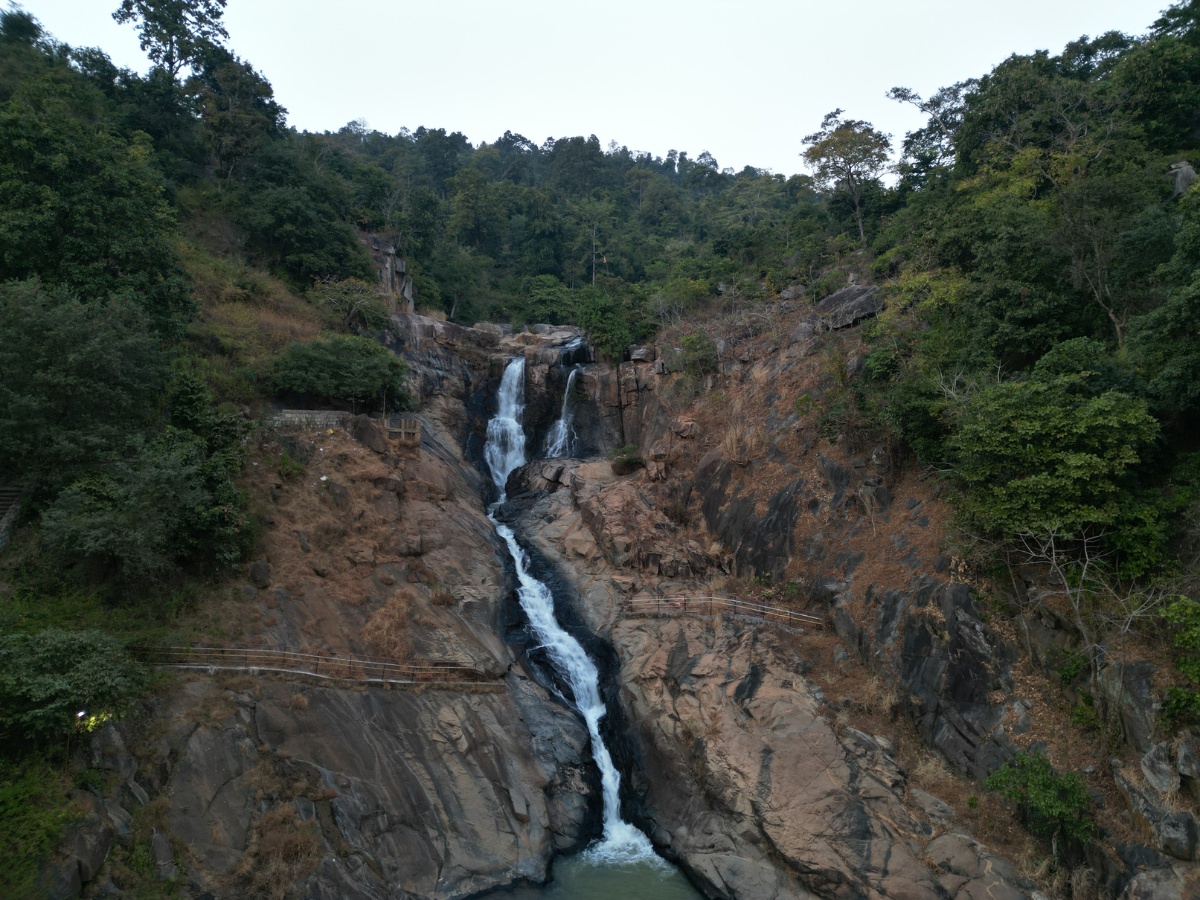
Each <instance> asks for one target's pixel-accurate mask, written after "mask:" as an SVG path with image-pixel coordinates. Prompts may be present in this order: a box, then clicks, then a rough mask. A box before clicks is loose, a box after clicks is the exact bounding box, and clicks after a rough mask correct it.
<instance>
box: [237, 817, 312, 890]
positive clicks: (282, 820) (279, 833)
mask: <svg viewBox="0 0 1200 900" xmlns="http://www.w3.org/2000/svg"><path fill="white" fill-rule="evenodd" d="M318 835H319V829H318V826H317V823H316V822H315V821H309V822H302V821H301V820H300V816H299V814H298V813H297V812H296V808H295V806H293V805H292V804H290V803H284V804H280V805H278V806H274V807H272V808H271V809H269V810H267V811H266V812H265V813H263V814H262V815H261V816H259V817H258V819H257V820H256V821H255V823H254V828H253V831H252V832H251V835H250V840H249V842H248V843H247V846H246V853H245V855H244V856H243V857H242V862H241V864H240V865H239V866H238V868H237V869H236V871H235V872H234V877H235V878H236V879H238V880H239V881H240V882H241V884H242V886H243V888H244V890H245V891H246V893H245V894H244V896H251V897H264V898H267V900H287V898H288V897H292V896H296V895H297V893H298V892H299V888H300V882H302V881H303V880H304V879H305V878H307V877H308V876H309V875H311V874H312V873H313V872H315V871H316V870H317V866H318V865H320V862H321V842H320V839H319V837H318Z"/></svg>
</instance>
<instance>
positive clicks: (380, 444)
mask: <svg viewBox="0 0 1200 900" xmlns="http://www.w3.org/2000/svg"><path fill="white" fill-rule="evenodd" d="M349 426H350V434H351V435H352V436H353V437H354V439H355V440H356V441H358V442H359V443H360V444H362V445H363V446H364V447H366V448H367V449H368V450H374V451H375V452H376V453H387V452H388V449H389V448H388V441H387V433H386V432H385V431H384V428H383V423H382V422H380V421H379V420H378V419H372V418H371V417H370V416H355V417H354V418H352V419H351V420H350V422H349Z"/></svg>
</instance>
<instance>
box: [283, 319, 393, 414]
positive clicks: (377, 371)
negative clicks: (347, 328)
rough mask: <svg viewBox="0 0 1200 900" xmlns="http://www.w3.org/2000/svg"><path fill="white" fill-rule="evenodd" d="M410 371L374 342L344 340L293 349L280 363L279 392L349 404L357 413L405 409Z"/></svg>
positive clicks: (347, 337)
mask: <svg viewBox="0 0 1200 900" xmlns="http://www.w3.org/2000/svg"><path fill="white" fill-rule="evenodd" d="M406 372H407V367H406V366H405V365H404V362H403V360H401V359H400V358H399V357H397V356H396V355H394V354H393V353H392V352H391V351H390V350H388V349H387V348H386V347H384V346H382V345H380V344H377V343H376V342H375V341H372V340H369V339H367V338H363V337H357V336H353V335H341V336H335V337H329V338H325V339H322V340H319V341H312V342H311V343H307V344H291V345H290V346H289V347H288V348H287V349H286V350H284V351H283V353H282V354H280V357H279V360H278V362H277V363H276V364H275V375H274V379H273V380H274V384H275V388H276V390H279V391H289V392H293V393H297V394H307V395H309V396H311V397H314V398H318V399H321V400H327V401H332V402H342V403H349V404H350V405H351V406H352V407H353V408H354V409H356V410H369V409H376V410H378V409H405V408H407V406H408V404H409V397H408V392H407V390H406V389H405V387H404V375H405V373H406Z"/></svg>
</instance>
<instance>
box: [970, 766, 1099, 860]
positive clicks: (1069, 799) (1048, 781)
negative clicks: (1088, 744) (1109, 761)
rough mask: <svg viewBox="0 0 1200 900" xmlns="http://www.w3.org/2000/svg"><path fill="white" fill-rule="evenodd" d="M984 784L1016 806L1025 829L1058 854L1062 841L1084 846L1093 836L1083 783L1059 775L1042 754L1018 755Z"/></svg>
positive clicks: (1070, 775)
mask: <svg viewBox="0 0 1200 900" xmlns="http://www.w3.org/2000/svg"><path fill="white" fill-rule="evenodd" d="M984 784H985V785H986V787H987V789H988V790H990V791H997V792H998V793H999V794H1000V795H1001V796H1002V797H1004V799H1005V800H1008V801H1009V802H1010V803H1014V804H1016V806H1017V813H1018V815H1019V816H1020V817H1021V821H1022V822H1023V823H1024V824H1025V827H1026V828H1028V829H1029V831H1030V833H1031V834H1034V835H1035V836H1037V837H1040V838H1045V839H1047V840H1049V841H1050V843H1051V848H1052V851H1053V852H1054V853H1055V854H1057V853H1058V850H1059V846H1058V841H1059V839H1060V838H1065V839H1067V840H1069V841H1078V842H1082V841H1086V840H1088V839H1089V838H1090V837H1091V836H1092V830H1093V823H1092V813H1091V802H1090V800H1089V799H1088V793H1087V786H1086V785H1085V784H1084V781H1083V779H1082V778H1081V777H1080V776H1079V774H1078V773H1077V772H1070V773H1068V774H1065V775H1059V774H1058V773H1056V772H1055V771H1054V767H1053V766H1051V765H1050V760H1048V759H1047V758H1046V757H1044V756H1042V755H1041V754H1039V753H1023V752H1019V753H1017V755H1016V758H1015V759H1014V760H1013V761H1012V762H1011V763H1006V764H1005V765H1003V766H1001V767H1000V768H999V769H997V770H996V771H995V772H993V773H992V774H991V775H989V776H988V777H987V779H986V780H985V781H984Z"/></svg>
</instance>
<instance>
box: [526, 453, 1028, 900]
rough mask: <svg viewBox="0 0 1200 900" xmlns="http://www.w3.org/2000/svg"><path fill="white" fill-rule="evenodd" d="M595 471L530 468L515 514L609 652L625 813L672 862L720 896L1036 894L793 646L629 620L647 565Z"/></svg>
mask: <svg viewBox="0 0 1200 900" xmlns="http://www.w3.org/2000/svg"><path fill="white" fill-rule="evenodd" d="M598 465H599V464H586V465H577V464H570V463H568V464H565V465H564V464H561V463H560V464H559V466H557V467H556V468H555V471H553V472H547V467H548V466H549V464H548V463H538V464H534V465H532V466H530V469H533V470H534V471H535V472H538V473H540V474H539V475H537V476H536V477H530V476H528V475H527V476H526V477H525V483H526V484H529V485H535V484H537V485H541V486H542V487H543V490H547V491H549V493H542V494H541V495H540V496H530V497H527V498H524V499H521V498H518V499H517V500H516V501H515V502H514V503H513V505H512V509H511V510H510V513H511V514H512V515H513V517H514V520H515V523H516V524H517V526H518V527H519V528H520V529H521V531H522V533H523V534H524V535H525V536H526V537H527V538H528V539H530V540H531V541H532V542H533V544H534V545H535V546H536V547H537V548H538V550H539V551H540V552H541V553H542V554H543V555H544V556H545V557H546V559H547V560H549V561H550V564H551V565H555V566H557V568H558V570H559V572H560V574H561V576H562V580H563V581H564V582H565V583H566V584H568V585H572V586H573V588H574V594H575V600H576V603H577V613H578V615H579V616H580V617H581V618H582V620H583V621H584V622H585V623H586V625H587V627H588V628H590V629H592V630H593V631H595V632H600V633H602V634H604V635H605V636H606V638H607V639H608V640H610V641H611V644H612V649H613V651H614V654H615V657H616V658H617V659H618V660H619V668H618V671H617V672H616V673H615V677H616V682H617V698H618V701H619V704H620V708H621V713H622V718H623V719H624V720H625V721H628V722H630V723H633V724H632V725H631V727H630V732H629V733H628V734H624V735H617V736H616V737H615V740H616V742H617V744H618V747H619V748H621V749H618V756H623V757H624V758H625V759H627V760H628V762H629V765H630V768H631V771H632V781H631V784H630V797H629V799H628V805H629V806H630V808H631V810H632V811H633V813H634V815H635V818H636V819H637V820H639V821H641V822H642V823H643V824H644V827H645V828H646V830H647V832H648V833H649V834H650V835H651V837H652V839H653V840H654V841H655V842H656V843H658V844H659V845H660V846H661V847H662V848H663V850H664V852H666V853H668V854H669V855H670V856H671V857H672V858H674V859H677V860H678V861H679V862H680V864H681V865H682V866H683V867H684V868H685V870H686V871H687V872H688V874H689V876H690V877H691V878H692V879H693V880H694V881H695V882H696V883H697V884H698V885H700V886H701V887H702V888H703V889H704V891H705V893H706V894H707V895H709V896H712V897H729V898H733V897H736V898H775V897H805V896H820V897H847V898H849V897H865V896H876V897H955V896H959V897H976V896H978V897H983V896H991V897H1004V898H1012V900H1016V898H1019V897H1026V896H1028V894H1029V891H1030V890H1031V889H1032V886H1031V885H1030V884H1029V883H1028V882H1026V881H1025V880H1024V879H1022V878H1021V877H1020V876H1019V875H1018V874H1017V873H1016V872H1015V871H1014V870H1013V869H1012V868H1011V867H1010V866H1008V865H1007V864H1006V863H1004V862H1002V861H1001V860H999V859H997V858H995V857H994V856H993V855H991V854H990V853H989V852H988V851H987V850H986V849H985V848H983V847H982V846H981V845H979V844H978V842H976V841H975V840H973V839H972V838H970V837H969V836H968V835H967V834H965V833H964V832H962V831H960V830H959V829H957V828H955V827H954V825H953V822H952V818H951V817H952V813H949V811H948V808H947V807H946V805H945V804H944V803H941V802H940V801H938V800H937V798H935V797H932V796H931V795H929V794H927V793H924V792H912V793H911V794H910V792H909V789H908V781H907V776H906V775H905V773H904V772H903V771H902V770H901V769H900V767H899V766H898V765H897V763H896V761H895V759H894V758H893V756H892V749H891V746H890V744H889V743H888V741H887V740H885V739H883V738H877V737H873V736H871V735H868V734H865V733H862V732H858V731H855V730H854V729H851V728H848V727H844V726H839V725H838V723H837V718H836V712H835V710H834V708H833V707H831V706H830V705H829V704H828V703H827V702H826V701H825V700H824V698H823V696H822V693H821V691H820V690H819V689H818V688H817V687H816V685H815V684H813V683H812V682H811V681H810V680H809V679H808V678H807V677H806V675H805V674H804V673H805V672H806V671H808V669H809V668H810V667H811V666H812V665H813V664H814V663H815V662H816V660H814V659H810V658H806V656H805V653H804V651H803V649H802V647H800V646H799V645H796V644H795V643H794V642H793V639H792V638H791V637H790V636H788V635H787V634H786V633H783V632H772V631H770V630H765V629H761V628H758V627H756V626H754V625H747V624H744V623H740V622H736V621H730V622H726V621H722V620H719V619H718V620H695V619H688V618H677V619H652V618H628V617H625V616H622V615H621V614H620V613H619V599H618V597H619V594H620V592H621V590H622V588H624V587H629V588H634V587H636V584H637V579H638V577H639V576H637V575H633V576H632V579H631V576H630V575H629V574H627V573H629V572H630V570H631V569H632V570H633V571H635V572H636V571H637V564H636V562H635V561H634V560H635V558H636V554H631V553H629V552H627V551H623V550H622V547H621V546H620V545H619V544H615V543H614V544H613V545H612V546H611V547H609V546H605V542H604V539H603V534H601V535H597V534H595V533H594V532H593V528H602V529H603V530H604V532H605V533H607V532H608V530H609V526H608V525H596V521H597V520H596V519H595V517H594V515H592V516H591V521H590V522H589V521H588V519H589V514H588V513H587V512H585V510H586V509H587V508H588V505H589V503H593V502H596V501H597V497H596V495H597V494H599V495H601V497H602V498H603V497H605V496H607V498H608V500H611V499H612V498H613V497H620V496H621V490H622V488H623V486H628V485H636V481H635V480H631V479H628V478H627V479H622V478H617V477H614V476H612V475H611V473H609V474H607V475H605V473H604V472H603V470H601V469H598V468H597V466H598ZM547 475H551V476H554V477H547ZM604 502H607V501H604ZM615 505H616V507H618V508H619V507H621V505H622V501H619V500H618V501H616V504H615ZM649 530H651V531H652V530H654V528H653V527H651V528H650V529H649ZM589 538H590V540H589ZM639 539H640V538H639ZM645 577H647V578H649V577H650V576H649V575H647V576H645ZM930 854H936V855H937V856H938V857H939V859H940V860H941V862H940V863H939V865H938V866H936V867H931V866H930V865H929V864H928V858H929V855H930Z"/></svg>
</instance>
